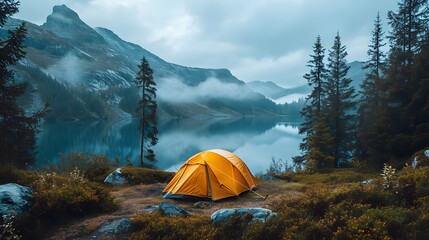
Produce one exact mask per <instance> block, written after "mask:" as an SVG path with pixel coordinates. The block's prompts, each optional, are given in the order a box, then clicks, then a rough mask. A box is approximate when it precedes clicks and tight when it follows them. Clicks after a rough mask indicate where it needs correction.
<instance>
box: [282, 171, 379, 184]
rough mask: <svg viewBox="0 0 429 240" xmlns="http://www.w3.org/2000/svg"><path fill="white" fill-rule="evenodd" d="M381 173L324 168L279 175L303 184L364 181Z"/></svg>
mask: <svg viewBox="0 0 429 240" xmlns="http://www.w3.org/2000/svg"><path fill="white" fill-rule="evenodd" d="M378 175H379V173H378V172H369V173H366V172H361V171H360V170H356V169H324V172H316V173H312V174H310V173H286V174H284V175H280V176H278V177H279V178H281V179H285V180H288V181H291V182H299V183H302V184H318V183H326V184H339V183H350V182H362V181H365V180H369V179H373V178H375V177H377V176H378Z"/></svg>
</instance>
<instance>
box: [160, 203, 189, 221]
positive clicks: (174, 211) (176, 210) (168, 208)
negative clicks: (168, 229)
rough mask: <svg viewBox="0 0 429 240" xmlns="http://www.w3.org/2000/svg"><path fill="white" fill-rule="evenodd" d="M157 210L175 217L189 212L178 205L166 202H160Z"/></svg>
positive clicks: (186, 214)
mask: <svg viewBox="0 0 429 240" xmlns="http://www.w3.org/2000/svg"><path fill="white" fill-rule="evenodd" d="M159 210H161V212H162V213H163V214H165V215H168V216H173V217H177V216H180V215H183V216H189V213H188V212H187V211H186V210H185V209H183V208H182V207H180V206H177V205H175V204H172V203H168V202H161V203H160V204H159Z"/></svg>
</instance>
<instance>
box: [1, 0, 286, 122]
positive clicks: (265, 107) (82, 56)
mask: <svg viewBox="0 0 429 240" xmlns="http://www.w3.org/2000/svg"><path fill="white" fill-rule="evenodd" d="M21 22H22V20H18V19H12V18H11V19H9V20H8V22H7V23H6V24H5V25H4V27H3V28H0V37H1V38H2V39H4V37H5V36H6V35H7V30H8V29H13V28H15V27H17V26H18V25H19V24H20V23H21ZM26 25H27V29H28V35H27V38H26V39H25V41H24V45H25V46H26V52H27V54H26V58H25V59H23V60H21V61H20V62H19V64H18V65H17V66H16V67H15V69H14V70H15V71H16V73H17V74H16V78H17V79H18V80H19V81H25V82H28V83H29V86H30V87H29V88H28V94H27V95H26V97H25V98H23V99H21V104H23V105H25V106H26V109H30V110H29V111H31V110H34V109H37V108H38V107H40V105H42V104H43V103H44V102H48V103H49V104H50V106H51V111H50V112H49V113H48V116H47V117H48V118H52V119H63V118H71V119H80V118H100V119H103V118H104V119H118V118H119V119H123V118H131V117H132V116H133V115H136V111H135V110H136V109H137V103H138V101H139V98H140V97H139V92H138V89H137V88H136V87H135V85H134V78H135V76H136V73H137V71H138V69H137V65H138V64H139V63H140V61H141V58H142V57H143V56H144V57H146V59H147V60H148V61H149V64H150V66H151V68H152V69H153V70H154V78H155V81H156V82H157V88H158V99H157V100H158V105H159V115H160V117H188V116H200V117H204V116H239V115H260V114H277V113H282V111H283V109H282V107H281V106H279V105H276V104H275V103H273V102H272V101H270V100H268V99H266V98H265V97H264V96H263V95H261V94H259V93H255V92H254V91H252V90H251V89H250V88H248V87H247V85H246V84H245V83H244V82H242V81H240V80H238V79H237V78H236V77H235V76H233V75H232V74H231V72H230V71H229V70H227V69H204V68H193V67H185V66H180V65H177V64H172V63H168V62H166V61H164V60H163V59H161V58H160V57H158V56H156V55H155V54H153V53H151V52H149V51H147V50H146V49H144V48H142V47H140V46H139V45H137V44H133V43H130V42H127V41H125V40H123V39H121V38H120V37H119V36H117V35H116V34H115V33H113V32H112V31H110V30H108V29H105V28H92V27H90V26H88V25H87V24H86V23H85V22H83V21H82V20H81V19H80V18H79V15H78V14H77V13H76V12H74V11H73V10H71V9H69V8H68V7H67V6H65V5H61V6H55V7H54V8H53V12H52V14H51V15H49V16H48V17H47V19H46V22H45V23H44V24H43V25H41V26H38V25H36V24H33V23H30V22H26Z"/></svg>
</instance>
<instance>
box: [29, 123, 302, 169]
mask: <svg viewBox="0 0 429 240" xmlns="http://www.w3.org/2000/svg"><path fill="white" fill-rule="evenodd" d="M300 121H301V120H300V118H299V117H282V118H272V117H271V118H269V117H248V118H211V119H169V120H164V121H160V122H159V126H158V129H159V136H158V137H159V143H158V144H157V145H156V146H155V147H154V151H155V153H156V156H157V160H158V161H157V162H155V163H154V165H155V166H156V167H158V168H160V169H164V170H170V171H177V169H178V168H179V167H180V166H181V165H182V164H183V162H184V161H186V160H187V159H188V158H189V157H191V156H192V155H194V154H196V153H198V152H200V151H204V150H208V149H214V148H221V149H225V150H227V151H230V152H233V153H235V154H237V155H238V156H239V157H240V158H241V159H242V160H243V161H244V162H245V163H246V164H247V165H248V167H249V168H250V170H251V171H252V172H253V173H261V172H264V171H266V170H267V169H268V167H269V165H270V162H271V158H272V157H276V158H277V159H278V158H281V159H283V160H286V161H288V162H289V163H290V164H291V163H292V160H291V158H292V157H293V156H296V155H298V154H299V143H300V142H301V139H302V136H300V135H298V126H299V124H300ZM139 139H140V138H139V128H138V121H131V122H116V123H113V124H112V123H107V122H101V121H74V122H45V123H44V125H43V126H42V132H41V133H39V135H38V148H37V151H38V153H37V156H36V159H37V162H36V164H37V165H38V166H43V165H47V164H50V163H52V162H55V161H57V159H58V154H60V153H61V154H68V153H71V152H78V153H88V154H104V155H106V156H108V157H109V158H112V159H113V158H114V157H116V156H118V157H119V158H120V159H121V164H126V163H125V158H126V157H127V156H128V157H130V159H131V160H132V162H133V164H135V165H137V164H138V159H139V152H140V151H139V147H140V145H139Z"/></svg>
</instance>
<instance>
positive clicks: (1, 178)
mask: <svg viewBox="0 0 429 240" xmlns="http://www.w3.org/2000/svg"><path fill="white" fill-rule="evenodd" d="M36 179H37V173H36V172H34V171H29V170H22V169H18V168H16V167H15V166H13V165H8V164H2V165H0V184H6V183H18V184H21V185H24V186H28V185H30V184H31V183H32V182H34V181H35V180H36Z"/></svg>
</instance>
